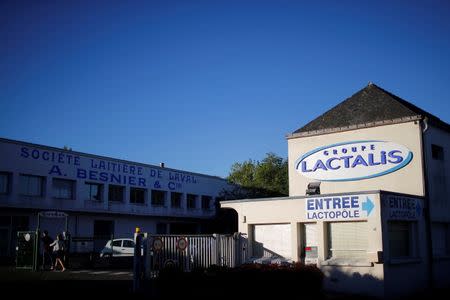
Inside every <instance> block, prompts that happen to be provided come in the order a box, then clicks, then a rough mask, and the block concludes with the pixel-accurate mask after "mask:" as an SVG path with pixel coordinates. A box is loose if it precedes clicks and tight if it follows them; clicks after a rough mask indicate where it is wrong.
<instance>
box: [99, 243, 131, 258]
mask: <svg viewBox="0 0 450 300" xmlns="http://www.w3.org/2000/svg"><path fill="white" fill-rule="evenodd" d="M133 255H134V241H133V239H114V240H112V247H111V240H109V241H108V242H107V243H106V245H105V247H103V249H102V251H101V252H100V257H111V256H133Z"/></svg>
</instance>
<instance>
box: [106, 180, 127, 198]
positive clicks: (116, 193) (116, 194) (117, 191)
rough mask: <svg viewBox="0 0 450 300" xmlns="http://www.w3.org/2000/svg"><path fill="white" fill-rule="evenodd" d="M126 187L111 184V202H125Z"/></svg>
mask: <svg viewBox="0 0 450 300" xmlns="http://www.w3.org/2000/svg"><path fill="white" fill-rule="evenodd" d="M124 191H125V188H124V187H123V186H120V185H111V184H110V185H109V189H108V200H109V201H111V202H123V195H124Z"/></svg>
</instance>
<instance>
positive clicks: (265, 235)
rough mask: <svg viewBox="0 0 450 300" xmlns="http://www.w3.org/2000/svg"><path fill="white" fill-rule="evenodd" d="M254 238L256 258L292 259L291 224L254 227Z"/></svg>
mask: <svg viewBox="0 0 450 300" xmlns="http://www.w3.org/2000/svg"><path fill="white" fill-rule="evenodd" d="M253 237H254V243H253V245H254V246H253V247H254V250H253V254H254V256H257V257H271V256H275V257H276V256H281V257H284V258H291V256H292V254H291V253H292V238H291V225H290V224H264V225H254V236H253Z"/></svg>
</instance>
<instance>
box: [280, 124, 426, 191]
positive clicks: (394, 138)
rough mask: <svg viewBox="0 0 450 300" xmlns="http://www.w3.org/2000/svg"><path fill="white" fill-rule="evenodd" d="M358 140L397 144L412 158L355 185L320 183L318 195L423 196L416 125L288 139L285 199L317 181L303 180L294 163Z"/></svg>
mask: <svg viewBox="0 0 450 300" xmlns="http://www.w3.org/2000/svg"><path fill="white" fill-rule="evenodd" d="M362 140H380V141H388V142H394V143H397V144H399V145H402V146H404V147H407V148H408V149H409V150H410V151H412V153H413V158H412V160H411V162H410V163H409V164H408V165H406V166H405V167H403V168H401V169H400V170H397V171H395V172H393V173H389V174H386V175H384V176H379V177H374V178H370V179H363V180H356V181H340V182H330V181H322V183H321V185H320V189H321V193H322V194H329V193H349V192H357V191H369V190H386V191H392V192H399V193H407V194H412V195H418V196H423V195H424V183H423V174H422V153H421V143H420V141H421V131H420V125H419V123H418V122H408V123H401V124H394V125H385V126H378V127H371V128H363V129H357V130H351V131H344V132H338V133H330V134H324V135H317V136H308V137H297V138H290V139H288V157H289V195H290V196H300V195H305V191H306V189H307V186H308V183H310V182H312V181H317V180H313V179H310V178H307V177H304V176H302V175H301V174H300V173H299V172H297V170H296V169H295V162H296V161H297V159H298V158H299V157H301V156H302V155H305V154H306V153H307V152H309V151H311V150H313V149H316V148H318V147H323V146H327V145H332V144H337V143H343V142H351V141H362Z"/></svg>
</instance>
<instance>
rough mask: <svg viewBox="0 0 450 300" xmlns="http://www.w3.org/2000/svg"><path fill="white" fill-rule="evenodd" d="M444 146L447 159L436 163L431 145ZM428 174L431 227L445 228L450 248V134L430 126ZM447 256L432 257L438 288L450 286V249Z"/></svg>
mask: <svg viewBox="0 0 450 300" xmlns="http://www.w3.org/2000/svg"><path fill="white" fill-rule="evenodd" d="M432 144H434V145H438V146H441V147H442V148H443V150H444V157H443V158H444V159H443V160H437V159H433V157H432V153H431V145H432ZM424 151H425V160H426V173H427V177H428V188H429V197H430V203H431V206H430V214H431V222H432V224H436V223H439V224H446V226H447V245H448V246H447V247H448V248H450V198H449V192H450V133H448V132H447V131H444V130H442V129H439V128H436V127H434V126H428V129H427V130H426V131H425V133H424ZM447 250H448V251H449V252H447V253H446V254H439V255H433V275H434V276H433V278H434V281H435V285H436V286H438V287H446V286H449V285H450V275H449V270H450V249H447Z"/></svg>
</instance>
